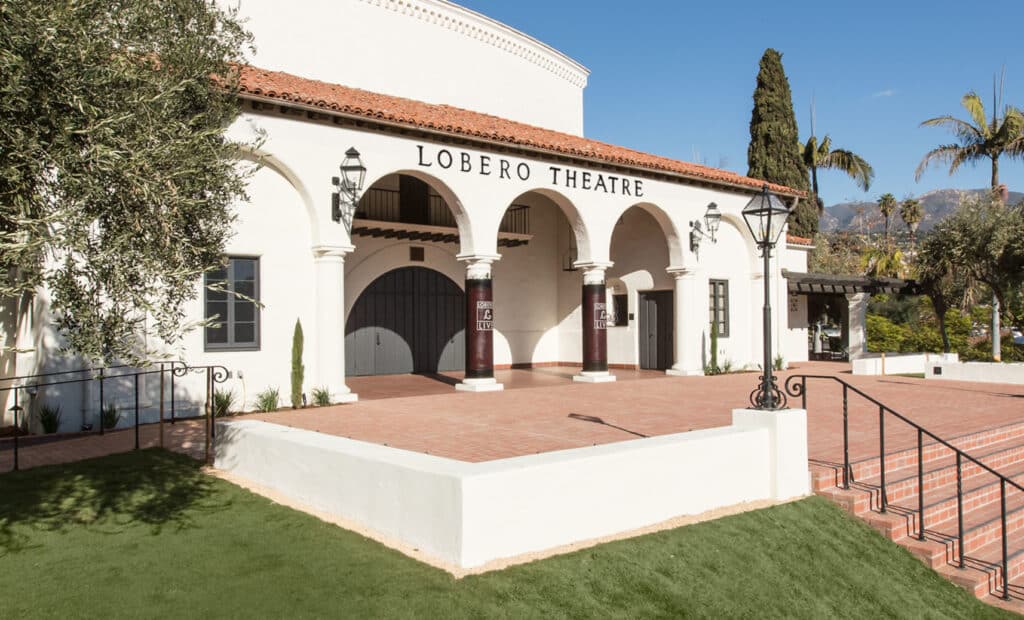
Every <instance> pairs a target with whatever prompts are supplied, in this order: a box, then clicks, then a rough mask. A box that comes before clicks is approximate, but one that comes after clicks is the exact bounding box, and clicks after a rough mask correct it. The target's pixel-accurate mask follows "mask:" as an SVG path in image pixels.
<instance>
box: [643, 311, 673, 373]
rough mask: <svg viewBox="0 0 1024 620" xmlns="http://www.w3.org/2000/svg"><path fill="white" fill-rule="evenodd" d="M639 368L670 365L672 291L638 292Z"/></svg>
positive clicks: (660, 367) (663, 368) (663, 367)
mask: <svg viewBox="0 0 1024 620" xmlns="http://www.w3.org/2000/svg"><path fill="white" fill-rule="evenodd" d="M638 311H639V315H640V326H639V327H640V368H648V369H651V370H665V369H666V368H670V367H671V366H672V320H673V319H672V291H647V292H643V293H640V307H639V308H638Z"/></svg>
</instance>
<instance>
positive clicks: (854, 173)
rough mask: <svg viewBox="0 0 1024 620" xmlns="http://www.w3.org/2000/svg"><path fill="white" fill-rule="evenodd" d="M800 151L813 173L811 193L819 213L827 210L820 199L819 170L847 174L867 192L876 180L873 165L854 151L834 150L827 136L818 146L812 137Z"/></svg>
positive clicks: (816, 139) (801, 146)
mask: <svg viewBox="0 0 1024 620" xmlns="http://www.w3.org/2000/svg"><path fill="white" fill-rule="evenodd" d="M800 151H801V156H802V157H803V160H804V164H806V165H807V169H808V170H810V171H811V191H812V192H814V200H815V202H817V204H818V212H819V213H821V212H822V211H824V210H825V204H824V202H823V201H822V200H821V198H819V197H818V168H821V169H823V170H839V171H840V172H845V173H846V174H847V175H848V176H849V177H850V178H851V179H853V181H854V183H856V184H857V186H858V187H860V188H861V189H862V190H864V191H865V192H866V191H868V189H869V188H870V187H871V181H872V180H874V178H875V170H874V169H873V168H872V167H871V164H869V163H868V162H867V161H865V160H864V158H863V157H861V156H860V155H857V154H856V153H854V152H853V151H847V150H845V149H833V148H832V138H830V137H828V136H827V135H826V136H825V137H824V138H823V139H822V140H821V144H818V138H816V137H815V136H814V135H811V137H810V138H809V139H808V140H807V144H801V145H800Z"/></svg>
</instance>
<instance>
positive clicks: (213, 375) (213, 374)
mask: <svg viewBox="0 0 1024 620" xmlns="http://www.w3.org/2000/svg"><path fill="white" fill-rule="evenodd" d="M156 364H159V366H160V367H159V368H155V369H152V370H137V371H135V372H125V373H119V374H114V375H108V374H106V373H105V372H104V371H105V370H106V369H108V368H137V367H135V366H129V365H126V364H121V365H117V366H107V367H98V368H93V369H89V370H96V371H97V374H96V375H92V376H88V377H80V378H77V379H63V380H57V381H43V382H35V383H22V384H19V385H10V386H5V387H0V392H13V393H14V406H13V407H11V411H13V412H14V426H15V431H14V442H13V444H14V470H15V471H17V470H18V447H19V441H18V436H19V433H18V429H19V424H18V414H19V413H20V412H21V410H22V407H21V406H20V404H19V394H20V393H21V391H22V390H25V391H32V390H38V389H39V388H44V387H49V386H55V385H67V384H71V383H85V382H88V381H99V399H100V421H99V424H98V425H97V426H99V429H98V433H99V434H100V435H103V434H104V432H105V430H106V429H104V427H103V418H102V415H103V405H104V398H103V385H104V382H105V381H107V380H110V379H121V378H131V379H132V381H133V383H134V402H135V407H134V410H135V423H134V428H135V449H136V450H138V449H139V377H141V376H145V375H152V374H159V375H160V445H161V447H162V446H163V439H164V436H163V423H164V396H163V395H164V375H165V373H170V379H171V380H170V384H171V386H170V387H171V390H170V391H171V399H170V403H171V424H174V422H175V397H174V378H175V377H184V376H185V375H187V374H189V373H204V372H205V374H206V378H205V384H206V388H205V389H206V401H205V403H204V415H205V418H206V424H205V431H206V447H205V456H206V460H207V462H209V460H210V453H211V448H212V440H213V439H214V424H213V421H212V419H213V416H212V406H213V401H212V398H213V392H214V386H215V385H216V384H217V383H223V382H225V381H227V379H228V377H229V376H230V372H229V371H228V369H227V368H226V367H224V366H219V365H206V366H189V365H188V364H186V363H185V362H183V361H180V360H168V361H164V362H156ZM79 372H81V371H79ZM58 374H63V373H41V374H39V375H35V376H38V377H47V376H54V375H58ZM32 376H33V375H27V377H32Z"/></svg>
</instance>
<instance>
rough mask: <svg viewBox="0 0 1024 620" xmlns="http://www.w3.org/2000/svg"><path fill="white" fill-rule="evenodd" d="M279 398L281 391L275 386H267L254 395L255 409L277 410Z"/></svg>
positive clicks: (263, 410) (264, 410)
mask: <svg viewBox="0 0 1024 620" xmlns="http://www.w3.org/2000/svg"><path fill="white" fill-rule="evenodd" d="M280 400H281V392H280V391H279V390H278V389H277V388H272V387H271V388H267V389H265V390H263V391H262V392H260V393H259V394H257V395H256V411H262V412H264V413H266V412H268V411H277V409H278V408H279V407H280Z"/></svg>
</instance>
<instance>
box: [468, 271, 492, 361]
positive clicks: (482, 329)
mask: <svg viewBox="0 0 1024 620" xmlns="http://www.w3.org/2000/svg"><path fill="white" fill-rule="evenodd" d="M492 295H493V292H492V289H491V280H490V279H489V278H488V279H467V280H466V305H467V306H468V307H467V308H466V310H467V312H466V378H467V379H484V378H491V377H493V376H494V301H493V297H492Z"/></svg>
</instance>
